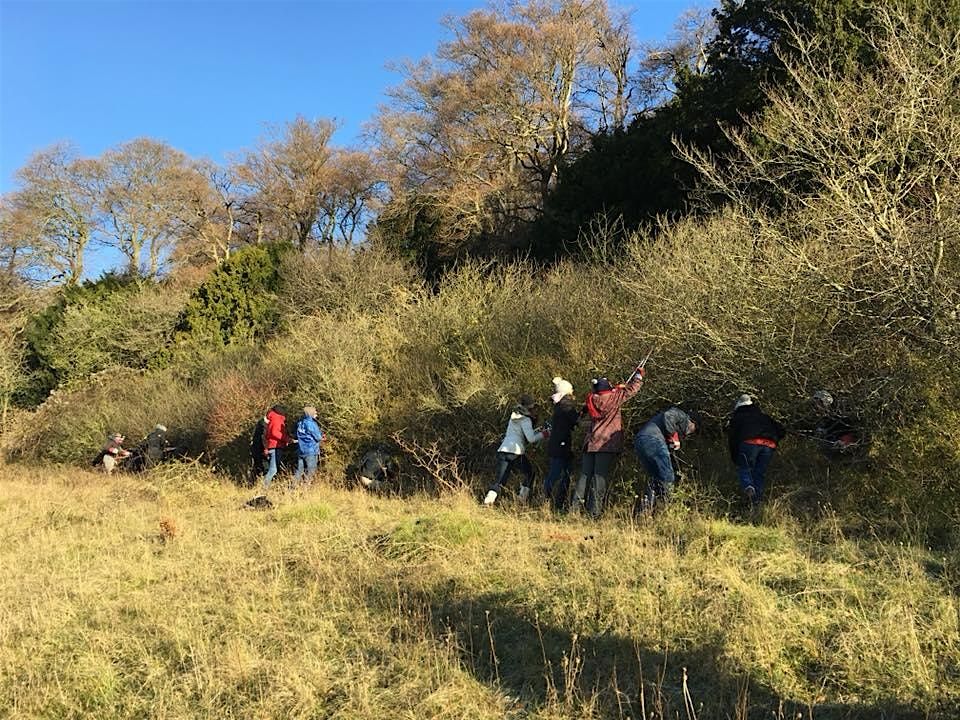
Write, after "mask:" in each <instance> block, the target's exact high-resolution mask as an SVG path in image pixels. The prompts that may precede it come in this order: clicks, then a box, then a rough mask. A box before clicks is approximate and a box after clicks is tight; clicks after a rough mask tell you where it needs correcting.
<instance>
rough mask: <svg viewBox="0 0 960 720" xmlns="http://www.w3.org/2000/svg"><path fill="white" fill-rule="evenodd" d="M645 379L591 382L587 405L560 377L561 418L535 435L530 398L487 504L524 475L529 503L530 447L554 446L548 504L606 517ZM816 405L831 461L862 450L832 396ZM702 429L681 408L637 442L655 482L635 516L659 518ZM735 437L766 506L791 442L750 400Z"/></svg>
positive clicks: (513, 416)
mask: <svg viewBox="0 0 960 720" xmlns="http://www.w3.org/2000/svg"><path fill="white" fill-rule="evenodd" d="M645 376H646V372H645V369H644V367H643V366H642V365H640V366H638V367H637V368H636V369H635V370H634V372H633V373H632V374H631V375H630V377H629V379H628V380H627V381H626V382H624V383H620V384H617V385H614V384H612V383H611V382H610V381H609V380H608V379H607V378H605V377H601V378H596V379H594V380H592V381H591V389H590V392H589V393H588V394H587V396H586V399H585V401H584V402H583V403H582V404H578V403H577V402H576V399H575V396H574V391H573V385H572V384H571V383H570V381H569V380H566V379H564V378H562V377H555V378H553V390H554V392H553V394H552V396H551V400H552V402H553V416H552V418H551V420H550V421H549V422H548V423H546V424H544V425H543V426H542V427H535V426H536V422H537V421H536V411H535V402H534V400H533V398H532V397H530V396H529V395H522V396H521V397H520V398H519V402H518V403H517V405H516V407H514V408H513V410H512V412H511V413H510V418H509V420H508V421H507V428H506V432H505V433H504V437H503V441H502V442H501V443H500V446H499V448H498V449H497V468H496V474H495V477H494V481H493V484H492V485H491V486H490V488H489V490H488V491H487V493H486V496H485V497H484V499H483V503H484V504H485V505H493V504H494V503H495V502H496V501H497V498H498V497H500V496H501V495H502V494H503V492H504V487H505V484H506V482H507V480H508V478H509V476H510V475H511V474H512V473H517V474H518V475H520V478H521V479H520V487H519V490H518V492H517V497H518V498H519V500H520V501H521V502H526V501H527V499H528V498H529V497H530V494H531V492H532V487H533V479H534V469H533V465H532V464H531V462H530V460H529V458H528V457H527V455H526V449H527V446H528V445H531V444H534V443H540V442H543V441H546V444H547V447H546V450H547V456H548V458H549V468H548V470H547V475H546V477H545V478H544V481H543V494H544V498H545V499H546V500H548V501H549V502H550V503H551V505H552V506H553V508H554V509H555V510H557V511H564V510H569V511H570V512H571V513H583V512H586V513H589V514H590V515H591V516H592V517H594V518H597V517H599V516H600V515H601V513H602V512H603V506H604V501H605V500H606V495H607V486H608V482H609V479H610V474H611V472H612V471H613V468H614V466H615V465H616V462H617V458H618V457H619V456H620V454H621V453H622V452H623V449H624V446H625V444H626V436H625V433H624V426H623V415H622V408H623V405H624V404H625V403H626V402H627V401H628V400H630V398H632V397H633V396H634V395H636V394H637V392H639V390H640V388H641V387H642V385H643V381H644V378H645ZM813 403H814V407H815V409H816V411H817V413H818V414H819V415H820V421H819V423H817V425H816V427H815V428H813V430H812V433H813V434H814V436H815V437H817V438H818V439H819V440H820V441H821V443H822V447H823V449H824V453H825V454H826V455H827V456H828V457H835V456H836V455H837V454H841V453H848V452H850V451H851V450H852V449H853V448H854V447H855V446H857V445H858V444H859V443H860V440H861V438H860V437H859V432H858V431H857V430H856V428H855V426H854V424H853V423H852V422H851V421H850V420H849V419H848V418H845V417H843V416H840V415H839V414H837V413H835V412H834V411H833V405H834V400H833V397H832V395H830V394H829V393H827V392H826V391H818V392H817V393H815V394H814V396H813ZM581 425H583V426H585V436H584V438H583V443H582V454H581V460H580V473H579V476H578V479H577V482H576V485H575V486H574V489H573V492H572V494H571V493H570V492H569V484H570V476H571V469H572V466H573V448H574V443H573V434H574V431H575V430H576V429H577V428H578V427H580V426H581ZM702 425H703V422H702V418H701V416H700V414H699V413H697V412H696V411H692V410H686V409H682V408H680V407H678V406H676V405H673V406H670V407H667V408H665V409H664V410H663V411H661V412H659V413H657V414H656V415H654V416H653V417H651V418H650V419H649V420H647V421H646V422H645V423H644V424H643V425H642V427H641V428H640V430H639V431H638V432H637V433H636V434H635V435H634V438H633V450H634V452H635V453H636V456H637V459H638V461H639V463H640V465H641V467H642V468H643V469H644V470H645V472H646V475H647V477H648V480H647V484H646V487H645V488H638V492H637V500H636V503H635V506H634V512H635V514H643V513H650V514H652V513H655V512H657V511H658V510H660V509H661V508H662V507H663V506H664V505H666V504H667V502H668V501H669V499H670V494H671V491H672V489H673V487H674V484H675V483H676V477H677V471H676V463H677V456H676V453H677V451H678V450H680V448H681V446H682V444H683V443H684V442H685V441H686V439H687V438H689V437H690V436H691V435H693V434H694V433H696V432H697V431H698V430H699V429H700V428H702ZM727 434H728V442H729V451H730V459H731V460H732V462H733V464H734V466H735V467H736V472H737V477H738V479H739V483H740V487H741V490H742V492H743V496H744V498H745V500H746V501H747V502H748V503H749V504H750V505H751V506H752V507H755V506H756V505H757V504H759V503H760V501H761V500H762V498H763V495H764V489H765V485H766V471H767V466H768V465H769V464H770V460H771V459H772V457H773V454H774V452H775V451H776V449H777V446H778V444H779V443H780V442H781V441H782V440H783V438H784V437H785V436H786V429H785V428H784V426H783V425H782V424H781V423H780V422H778V421H777V420H775V419H774V418H772V417H771V416H770V415H768V414H767V413H765V412H763V411H762V410H761V409H760V406H759V403H758V402H757V400H756V399H755V398H754V397H752V396H751V395H747V394H744V395H741V396H739V397H738V398H737V399H736V401H735V402H734V406H733V412H732V415H731V417H730V423H729V427H728V431H727ZM568 496H569V497H568Z"/></svg>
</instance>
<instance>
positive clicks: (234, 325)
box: [173, 245, 289, 353]
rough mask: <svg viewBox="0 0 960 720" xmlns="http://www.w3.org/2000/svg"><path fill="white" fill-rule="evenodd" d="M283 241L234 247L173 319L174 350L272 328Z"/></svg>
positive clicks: (216, 344)
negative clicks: (233, 251) (174, 327)
mask: <svg viewBox="0 0 960 720" xmlns="http://www.w3.org/2000/svg"><path fill="white" fill-rule="evenodd" d="M287 251H289V247H288V246H286V245H255V246H250V247H246V248H243V249H242V250H239V251H237V252H236V253H234V254H233V255H232V256H231V257H230V259H229V260H227V261H226V262H224V263H223V264H221V265H220V266H219V267H217V268H216V269H215V270H214V271H213V272H212V273H211V274H210V276H209V277H208V278H207V279H206V280H205V281H204V282H203V283H202V284H201V285H200V287H198V288H197V289H196V290H195V291H194V292H193V294H192V295H191V297H190V299H189V300H188V301H187V304H186V307H185V308H184V310H183V313H182V314H181V316H180V320H179V322H178V323H177V327H176V332H175V335H174V339H173V351H174V352H175V353H183V352H187V353H197V352H203V351H216V350H221V349H223V348H224V347H227V346H231V345H249V344H250V343H253V342H254V341H256V340H260V339H262V338H264V337H265V336H266V335H268V334H269V333H270V332H271V331H272V330H274V329H275V327H276V323H277V320H278V314H277V308H276V293H277V290H278V288H279V284H280V272H279V268H280V262H281V259H282V257H283V255H284V253H285V252H287Z"/></svg>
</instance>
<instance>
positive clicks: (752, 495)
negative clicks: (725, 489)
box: [743, 485, 757, 505]
mask: <svg viewBox="0 0 960 720" xmlns="http://www.w3.org/2000/svg"><path fill="white" fill-rule="evenodd" d="M743 494H744V495H745V496H746V498H747V502H749V503H750V504H751V505H756V504H757V490H756V488H754V487H753V485H747V487H746V488H744V490H743Z"/></svg>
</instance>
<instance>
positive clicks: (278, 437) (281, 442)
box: [263, 405, 295, 490]
mask: <svg viewBox="0 0 960 720" xmlns="http://www.w3.org/2000/svg"><path fill="white" fill-rule="evenodd" d="M266 419H267V425H266V428H265V429H264V433H263V447H264V458H265V459H266V464H267V474H266V475H264V476H263V489H264V490H267V489H268V488H269V487H270V483H271V482H272V481H273V478H274V476H275V475H276V474H277V470H278V467H279V465H278V463H279V462H280V458H279V457H277V455H278V453H279V452H280V450H282V449H283V448H285V447H286V446H287V445H289V444H290V443H291V442H295V440H293V438H291V437H290V435H288V434H287V415H286V411H285V410H284V408H282V407H281V406H280V405H274V406H273V407H272V408H271V409H270V411H269V412H268V413H267V418H266Z"/></svg>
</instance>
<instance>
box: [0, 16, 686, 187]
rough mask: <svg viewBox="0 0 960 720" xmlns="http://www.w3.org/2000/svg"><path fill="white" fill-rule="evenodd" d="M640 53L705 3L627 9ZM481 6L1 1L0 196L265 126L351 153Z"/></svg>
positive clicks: (227, 145)
mask: <svg viewBox="0 0 960 720" xmlns="http://www.w3.org/2000/svg"><path fill="white" fill-rule="evenodd" d="M612 4H616V5H623V6H625V7H629V8H632V9H633V10H634V15H633V20H634V25H635V27H636V32H637V35H638V37H639V39H641V40H657V39H661V38H664V37H666V36H667V35H668V34H669V33H670V31H671V29H672V26H673V23H674V21H675V20H676V19H677V17H678V16H679V15H680V14H681V13H682V12H683V10H685V9H686V8H687V7H690V6H692V5H703V4H705V3H704V1H703V0H632V2H629V0H628V1H627V2H624V3H617V2H615V0H614V2H613V3H612ZM484 5H485V3H484V2H483V0H353V1H352V2H351V1H349V0H300V1H298V2H280V1H278V2H265V1H262V0H232V1H230V0H218V1H211V0H163V1H157V0H99V1H97V2H90V1H88V0H59V1H58V2H50V1H49V0H0V191H2V192H6V191H8V190H10V189H12V187H13V173H14V172H15V171H16V170H17V168H19V167H20V166H22V165H23V164H24V162H25V161H26V159H27V158H28V157H29V156H30V154H31V153H33V152H35V151H37V150H40V149H42V148H44V147H47V146H49V145H51V144H53V143H55V142H57V141H60V140H70V141H72V142H74V143H75V144H76V145H77V146H78V147H79V148H80V151H81V152H82V153H84V154H86V155H98V154H100V153H101V152H103V151H104V150H105V149H106V148H108V147H110V146H112V145H115V144H117V143H119V142H122V141H124V140H129V139H132V138H135V137H139V136H144V135H146V136H150V137H153V138H156V139H159V140H164V141H166V142H168V143H170V144H171V145H173V146H174V147H176V148H178V149H180V150H183V151H184V152H186V153H188V154H190V155H193V156H209V157H211V158H213V159H215V160H218V161H220V160H223V159H224V155H225V153H229V152H234V151H240V150H243V149H244V148H248V147H250V146H252V145H253V143H254V141H255V140H256V138H257V137H258V136H259V135H261V134H262V132H263V130H264V125H265V123H276V122H282V121H285V120H290V119H292V118H294V117H295V116H297V115H298V114H299V115H304V116H306V117H308V118H316V117H335V118H338V119H339V120H340V121H341V122H342V123H343V127H342V129H341V131H340V132H339V133H338V134H337V136H336V138H335V142H337V143H338V144H341V145H347V144H351V143H352V142H354V141H355V139H356V138H357V135H358V133H359V131H360V127H361V125H362V123H363V122H364V121H366V120H368V119H370V118H371V117H372V116H373V114H374V112H375V110H376V108H377V106H378V105H379V104H380V103H382V102H383V101H384V99H385V96H384V90H385V89H386V88H388V87H389V86H391V85H394V84H396V83H397V82H398V80H399V76H398V75H397V74H396V73H395V72H392V71H390V70H388V69H387V65H388V63H390V62H391V61H397V60H402V59H404V58H412V59H417V58H421V57H423V56H425V55H428V54H430V53H431V52H433V50H434V49H435V48H436V47H437V44H438V43H439V42H440V41H441V40H442V39H443V38H444V37H445V35H444V29H443V28H442V27H441V25H440V20H441V18H442V17H444V16H445V15H462V14H465V13H466V12H468V11H469V10H471V9H474V8H478V7H483V6H484Z"/></svg>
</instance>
